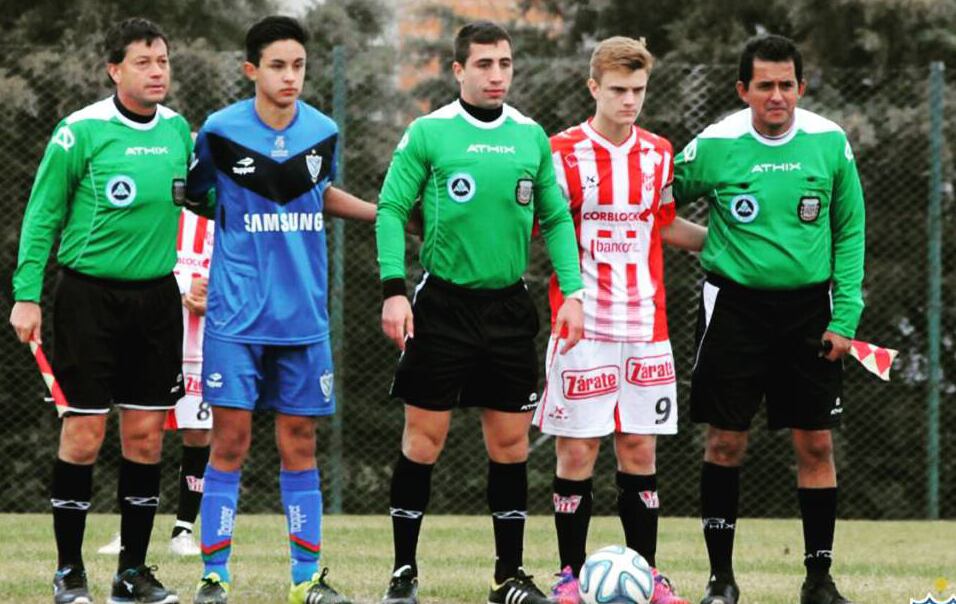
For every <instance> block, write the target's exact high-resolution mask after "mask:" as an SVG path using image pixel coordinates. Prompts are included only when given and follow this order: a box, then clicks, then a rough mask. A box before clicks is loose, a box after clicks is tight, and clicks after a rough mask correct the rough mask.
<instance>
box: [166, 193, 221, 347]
mask: <svg viewBox="0 0 956 604" xmlns="http://www.w3.org/2000/svg"><path fill="white" fill-rule="evenodd" d="M214 230H215V223H214V222H213V221H211V220H209V219H207V218H203V217H202V216H197V215H196V214H193V213H192V212H187V211H186V210H183V212H182V214H180V216H179V234H178V235H177V237H176V269H175V271H174V272H175V274H176V282H177V283H178V284H179V293H181V294H185V293H186V292H188V291H189V288H190V286H191V285H192V280H193V279H194V278H196V277H205V278H207V279H208V278H209V262H210V261H211V259H212V238H213V231H214ZM205 323H206V321H205V319H204V318H203V317H199V316H196V315H194V314H192V313H190V312H189V311H188V310H187V309H186V307H185V306H184V307H183V362H186V363H189V362H200V361H202V332H203V327H204V326H205Z"/></svg>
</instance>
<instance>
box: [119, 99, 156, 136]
mask: <svg viewBox="0 0 956 604" xmlns="http://www.w3.org/2000/svg"><path fill="white" fill-rule="evenodd" d="M110 106H111V107H112V108H113V115H115V116H116V119H118V120H119V121H121V122H122V123H123V124H124V125H126V126H129V127H130V128H133V129H134V130H152V129H153V126H155V125H156V124H157V123H159V111H160V109H159V106H158V105H157V106H156V113H154V114H153V119H151V120H149V121H148V122H134V121H133V120H131V119H129V118H128V117H126V116H125V115H123V113H122V112H121V111H120V110H119V109H117V108H116V105H115V101H114V99H113V96H110Z"/></svg>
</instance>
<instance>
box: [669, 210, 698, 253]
mask: <svg viewBox="0 0 956 604" xmlns="http://www.w3.org/2000/svg"><path fill="white" fill-rule="evenodd" d="M706 240H707V227H705V226H701V225H699V224H697V223H696V222H691V221H689V220H685V219H683V218H680V217H676V218H674V221H673V222H672V223H670V224H668V225H666V226H664V227H661V241H663V242H664V243H666V244H667V245H670V246H673V247H676V248H679V249H682V250H687V251H688V252H699V251H701V250H702V249H704V242H705V241H706Z"/></svg>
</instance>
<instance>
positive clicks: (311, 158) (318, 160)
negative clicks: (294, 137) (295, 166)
mask: <svg viewBox="0 0 956 604" xmlns="http://www.w3.org/2000/svg"><path fill="white" fill-rule="evenodd" d="M305 167H306V168H308V169H309V176H311V177H312V182H313V183H314V182H318V180H319V174H320V173H321V172H322V156H321V155H319V154H317V153H316V152H315V149H312V152H311V153H309V154H308V155H306V156H305Z"/></svg>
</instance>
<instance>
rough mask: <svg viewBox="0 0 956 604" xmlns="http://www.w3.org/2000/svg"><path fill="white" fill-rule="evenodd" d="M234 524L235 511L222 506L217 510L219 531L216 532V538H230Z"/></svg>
mask: <svg viewBox="0 0 956 604" xmlns="http://www.w3.org/2000/svg"><path fill="white" fill-rule="evenodd" d="M235 523H236V511H235V510H234V509H232V508H227V507H226V506H222V507H220V508H219V529H217V530H216V536H217V537H232V529H233V527H234V526H235Z"/></svg>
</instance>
